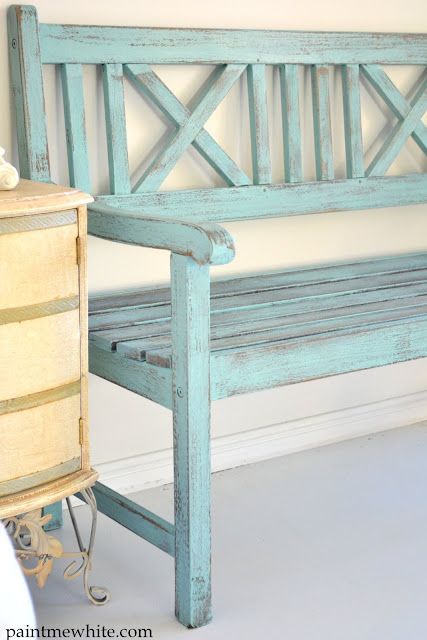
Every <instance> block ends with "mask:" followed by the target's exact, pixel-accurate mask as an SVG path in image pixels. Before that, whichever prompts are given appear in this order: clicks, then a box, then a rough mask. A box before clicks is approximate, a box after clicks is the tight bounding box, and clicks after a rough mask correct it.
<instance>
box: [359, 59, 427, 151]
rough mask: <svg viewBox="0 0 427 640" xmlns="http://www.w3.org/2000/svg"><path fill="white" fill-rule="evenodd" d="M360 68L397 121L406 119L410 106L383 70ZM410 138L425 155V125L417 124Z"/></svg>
mask: <svg viewBox="0 0 427 640" xmlns="http://www.w3.org/2000/svg"><path fill="white" fill-rule="evenodd" d="M360 68H361V71H362V73H363V75H364V77H365V78H367V79H368V81H369V82H370V84H371V85H372V86H373V87H374V89H375V91H376V92H377V93H378V95H379V96H381V98H382V99H383V100H384V102H385V103H386V105H387V106H388V107H389V108H390V109H391V111H392V112H393V113H394V115H395V116H396V117H397V118H399V120H402V119H403V118H406V116H407V115H408V114H409V112H410V110H411V105H410V103H409V102H408V101H407V100H406V98H404V97H403V96H402V94H401V93H400V91H399V90H398V89H397V87H396V86H395V85H394V83H393V82H392V81H391V80H390V78H389V76H388V75H387V73H386V72H385V71H384V69H382V68H381V67H380V66H379V65H376V64H364V65H361V67H360ZM421 80H422V77H421ZM411 136H412V137H413V139H414V140H415V142H416V143H417V144H418V146H419V147H420V149H421V150H422V151H423V153H425V154H427V127H426V125H425V124H423V123H422V122H418V123H417V125H416V127H415V129H414V130H413V131H412V132H411Z"/></svg>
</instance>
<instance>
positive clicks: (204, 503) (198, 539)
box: [171, 255, 211, 627]
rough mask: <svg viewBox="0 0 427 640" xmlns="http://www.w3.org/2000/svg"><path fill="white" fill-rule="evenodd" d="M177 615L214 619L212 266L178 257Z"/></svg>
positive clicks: (194, 621)
mask: <svg viewBox="0 0 427 640" xmlns="http://www.w3.org/2000/svg"><path fill="white" fill-rule="evenodd" d="M171 283H172V307H173V313H172V318H173V321H172V342H173V352H172V360H173V427H174V470H175V471H174V473H175V477H174V479H175V598H176V600H175V603H176V607H175V612H176V616H177V618H178V620H179V621H180V622H181V623H182V624H184V625H185V626H187V627H200V626H202V625H204V624H206V623H207V622H209V620H210V619H211V526H210V481H211V478H210V475H211V469H210V433H209V431H210V428H209V427H210V382H209V321H210V319H209V286H210V285H209V267H208V266H207V265H203V266H201V265H198V264H197V263H196V262H195V261H194V260H193V259H192V258H188V257H186V256H177V255H172V259H171Z"/></svg>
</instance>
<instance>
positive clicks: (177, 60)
mask: <svg viewBox="0 0 427 640" xmlns="http://www.w3.org/2000/svg"><path fill="white" fill-rule="evenodd" d="M40 40H41V57H42V62H43V63H48V64H56V63H75V62H77V63H92V64H100V63H108V62H120V63H138V62H139V63H144V62H146V63H152V64H185V63H188V64H197V63H199V64H202V63H207V64H222V63H233V62H237V63H239V62H240V63H262V64H280V63H283V62H287V63H300V64H353V63H354V64H359V63H360V64H368V63H379V64H425V63H426V62H427V38H426V37H425V35H423V34H414V33H409V34H408V33H404V34H401V33H394V34H386V33H351V32H349V33H336V32H335V33H334V32H330V33H323V32H304V31H260V30H243V29H242V30H231V29H161V28H157V29H153V28H135V27H101V26H79V25H59V24H41V25H40Z"/></svg>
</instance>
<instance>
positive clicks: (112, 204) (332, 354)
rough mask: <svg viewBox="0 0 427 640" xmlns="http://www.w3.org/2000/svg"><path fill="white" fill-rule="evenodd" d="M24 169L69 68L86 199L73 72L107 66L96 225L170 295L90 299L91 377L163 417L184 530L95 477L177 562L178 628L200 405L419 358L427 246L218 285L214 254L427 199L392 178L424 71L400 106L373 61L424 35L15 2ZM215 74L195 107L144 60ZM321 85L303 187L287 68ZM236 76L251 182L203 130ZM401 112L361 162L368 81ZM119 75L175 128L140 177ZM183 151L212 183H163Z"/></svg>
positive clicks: (69, 118)
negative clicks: (286, 27) (184, 21)
mask: <svg viewBox="0 0 427 640" xmlns="http://www.w3.org/2000/svg"><path fill="white" fill-rule="evenodd" d="M9 43H10V58H11V69H12V84H13V93H14V97H15V104H16V118H17V130H18V142H19V156H20V167H21V174H22V175H23V176H24V177H26V178H32V179H33V180H42V181H49V180H50V175H51V173H50V166H49V159H48V146H47V134H46V121H45V116H44V97H43V80H42V66H43V65H57V66H58V67H59V69H60V73H61V78H62V88H63V98H64V116H65V127H66V134H67V141H68V163H69V179H70V183H71V185H73V186H78V187H79V188H81V189H82V190H85V191H89V192H90V191H91V184H90V180H89V175H90V172H89V157H88V149H87V144H86V132H85V117H84V116H85V114H84V101H83V82H82V65H86V64H88V65H99V66H100V67H101V68H102V73H103V92H104V102H105V115H106V134H107V148H108V159H109V177H110V188H109V192H108V193H107V194H104V195H101V196H98V197H97V198H96V201H95V203H94V204H93V205H91V206H90V214H89V232H90V233H91V234H93V235H95V236H99V237H102V238H107V239H110V240H113V241H117V242H124V243H128V244H134V245H141V246H148V247H157V248H159V249H166V250H168V251H169V252H170V254H171V286H170V288H168V287H164V288H160V289H159V288H157V289H140V290H137V291H131V292H129V291H122V292H116V293H112V294H109V295H102V296H96V297H94V298H92V299H91V301H90V370H91V371H92V372H93V373H95V374H97V375H98V376H101V377H102V378H105V379H107V380H110V381H112V382H114V383H116V384H118V385H121V386H122V387H125V388H127V389H130V390H132V391H134V392H135V393H138V394H140V395H142V396H144V397H146V398H149V399H151V400H153V401H154V402H157V403H159V404H161V405H163V406H164V407H168V408H169V409H171V410H172V413H173V429H174V468H175V522H174V524H171V523H169V522H166V521H165V520H163V519H162V518H160V517H158V516H157V515H156V514H153V513H151V512H149V511H147V510H146V509H144V508H143V507H141V506H139V505H137V504H135V503H134V502H132V501H130V500H129V499H127V498H125V497H124V496H122V495H119V494H117V493H115V492H114V491H112V490H111V489H109V488H107V487H105V486H104V485H102V484H99V483H98V484H97V485H96V488H95V491H96V496H97V501H98V507H99V509H100V510H101V511H102V512H103V513H105V514H107V515H108V516H110V517H111V518H113V519H114V520H116V521H117V522H120V523H121V524H122V525H123V526H125V527H127V528H128V529H130V530H132V531H134V532H135V533H136V534H137V535H139V536H141V537H143V538H145V539H146V540H149V541H150V542H152V543H153V544H154V545H156V546H157V547H159V548H160V549H163V550H164V551H165V552H166V553H168V554H170V555H171V556H172V557H174V559H175V572H176V615H177V617H178V619H179V620H180V621H181V622H182V623H183V624H184V625H186V626H188V627H198V626H200V625H203V624H205V623H206V622H208V621H209V619H210V616H211V578H210V564H211V559H210V558H211V556H210V550H211V534H210V448H209V439H210V438H209V416H210V403H211V401H212V400H216V399H218V398H225V397H227V396H231V395H233V394H238V393H246V392H249V391H254V390H259V389H266V388H271V387H275V386H279V385H285V384H290V383H293V382H300V381H304V380H309V379H312V378H318V377H322V376H329V375H335V374H339V373H344V372H349V371H355V370H360V369H365V368H369V367H380V366H383V365H387V364H390V363H395V362H401V361H405V360H410V359H414V358H420V357H423V356H426V355H427V253H414V254H407V255H398V256H390V257H386V258H381V259H372V260H364V261H353V262H348V263H339V264H328V265H320V266H312V267H308V268H304V269H286V270H283V271H282V272H275V273H264V274H258V275H254V276H247V277H236V278H232V279H228V280H225V281H222V282H215V283H213V284H212V286H211V284H210V277H209V269H210V266H211V265H217V264H224V263H228V262H230V261H231V260H232V259H233V256H234V245H233V239H232V238H231V237H230V235H229V233H228V232H227V231H226V230H225V229H224V228H222V227H221V222H223V221H229V220H250V219H260V218H271V217H277V216H291V215H303V214H313V213H321V212H326V211H351V210H358V209H359V210H360V209H368V208H376V207H389V206H393V205H408V204H416V203H423V202H426V201H427V175H426V174H423V173H418V174H411V175H409V174H406V175H399V176H395V175H385V174H386V173H387V171H388V169H389V167H390V165H391V164H392V162H393V161H394V159H395V158H396V156H397V154H398V153H399V151H400V150H401V148H402V146H403V145H404V143H405V142H406V140H407V139H408V137H409V136H411V137H412V138H413V140H414V141H415V143H416V144H417V145H418V147H419V148H421V150H422V151H423V152H424V153H426V151H427V129H426V127H425V125H424V124H423V122H422V116H423V114H424V113H425V111H426V107H427V91H426V87H427V75H426V74H425V73H424V75H422V76H421V77H420V79H419V81H418V82H417V84H416V86H415V88H414V90H413V92H412V94H411V97H410V98H407V97H405V96H403V95H402V94H401V92H400V91H399V90H398V89H397V88H396V86H395V85H394V84H393V83H392V81H391V80H390V77H389V76H388V74H387V73H386V71H385V70H384V68H383V65H388V64H389V65H396V64H410V65H424V66H425V65H426V64H427V37H426V36H424V35H415V34H404V35H401V34H370V33H303V32H279V31H227V30H207V31H204V30H194V29H191V30H190V29H189V30H186V29H183V30H182V29H177V30H175V29H151V28H133V27H130V28H120V27H100V26H70V25H56V24H39V23H38V20H37V14H36V10H35V9H34V7H30V6H14V7H12V8H11V9H10V11H9ZM192 63H197V64H209V65H213V66H214V67H215V69H214V71H213V72H212V74H211V75H210V77H209V80H208V81H207V82H206V83H205V85H204V86H203V89H202V90H201V91H200V92H199V94H198V97H197V100H196V101H195V104H194V105H193V107H192V109H191V111H190V110H189V109H188V108H187V107H186V106H184V105H183V104H182V103H181V102H180V101H179V100H178V98H177V97H176V96H175V95H174V94H173V93H172V92H171V91H170V90H169V88H168V87H167V86H166V85H165V84H164V83H163V82H162V81H161V80H160V78H159V76H158V75H157V74H156V73H155V71H154V70H153V68H152V66H151V65H154V64H155V65H161V64H192ZM266 65H274V66H275V67H277V68H278V69H279V71H280V87H281V101H282V119H283V151H284V167H283V178H282V180H283V181H282V182H281V183H280V184H273V183H272V171H271V159H270V158H271V156H270V149H269V136H268V125H269V123H268V117H267V115H268V111H267V101H266V78H265V72H266ZM301 66H305V67H306V68H307V69H308V73H310V74H311V82H312V96H313V99H312V111H313V124H314V149H312V151H311V153H313V154H314V156H315V160H316V173H317V177H316V180H314V181H306V180H304V174H303V163H302V153H301V148H302V145H301V127H300V109H302V107H303V105H302V104H300V103H299V102H300V101H299V82H298V74H299V73H300V68H301ZM330 66H336V67H339V68H340V72H341V75H342V86H343V109H344V130H343V134H344V137H345V147H346V177H345V178H341V179H336V178H335V173H336V170H335V166H334V156H333V152H332V134H331V124H330V96H329V74H328V69H329V67H330ZM244 74H246V76H247V90H248V96H249V101H248V103H249V116H250V134H251V147H252V172H251V174H252V175H247V173H245V172H244V171H243V170H242V169H241V168H240V167H239V166H237V164H236V163H235V162H234V161H233V160H232V159H231V158H230V157H229V155H228V154H227V153H226V152H225V151H224V150H223V149H222V148H221V147H220V146H219V145H218V143H217V142H216V141H215V140H214V138H213V137H212V136H211V135H210V134H209V133H208V132H207V130H206V129H205V128H204V125H205V123H206V121H207V119H208V118H209V116H210V115H211V113H212V112H213V111H214V110H215V108H216V107H217V106H218V105H219V104H220V102H221V101H222V100H223V99H224V97H225V96H226V94H227V93H228V91H229V90H230V89H231V87H232V86H233V85H234V84H235V83H236V82H237V81H238V80H239V78H241V77H242V76H243V75H244ZM361 76H363V82H366V83H367V84H368V85H369V86H370V89H371V91H375V92H376V93H377V94H378V95H379V96H380V98H381V100H382V101H383V102H384V103H385V105H387V107H388V108H389V109H390V110H391V113H392V114H393V115H394V116H395V117H396V124H395V125H394V126H392V127H390V131H389V132H388V134H387V135H386V136H385V140H384V143H383V144H382V146H381V148H380V149H379V151H378V153H377V154H376V155H375V157H374V158H373V159H372V161H371V162H370V163H369V164H368V163H367V162H365V160H364V150H363V140H362V127H361V108H360V78H361ZM123 78H126V79H127V80H128V81H130V82H131V83H132V84H133V86H134V87H135V88H136V90H137V91H138V92H139V93H140V94H141V95H142V96H143V97H144V99H146V100H147V101H148V102H149V103H151V104H152V105H154V106H155V108H156V109H158V110H160V111H161V112H162V114H163V116H164V118H165V119H167V120H168V121H171V122H172V123H173V125H174V130H173V133H172V135H171V136H170V137H169V138H168V139H167V140H166V141H164V142H163V145H162V146H161V147H160V150H159V151H158V152H157V153H156V155H155V156H154V157H153V158H152V160H151V162H150V163H149V165H148V167H147V169H146V170H145V171H144V173H143V175H142V176H138V177H137V179H136V180H132V181H131V178H130V175H129V167H128V154H127V143H126V123H125V110H124V93H123ZM190 145H192V146H193V147H194V148H195V149H196V150H197V151H198V152H199V153H200V155H201V156H202V157H203V158H204V160H206V161H207V162H208V163H209V164H210V166H211V167H212V168H213V169H214V170H215V171H216V172H217V174H219V176H220V177H221V178H222V179H223V181H224V186H223V187H218V188H209V189H208V188H206V189H199V190H180V191H174V192H165V191H163V192H162V191H161V190H159V188H160V187H161V185H162V183H163V181H164V180H165V178H166V177H167V176H168V174H169V173H170V171H171V170H172V169H173V167H174V166H175V164H176V162H177V161H178V159H179V158H180V157H181V155H182V154H183V153H184V151H185V150H186V149H188V148H189V147H190Z"/></svg>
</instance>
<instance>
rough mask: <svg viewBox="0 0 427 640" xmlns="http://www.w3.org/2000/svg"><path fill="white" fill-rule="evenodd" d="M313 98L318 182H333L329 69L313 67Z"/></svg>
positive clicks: (322, 66)
mask: <svg viewBox="0 0 427 640" xmlns="http://www.w3.org/2000/svg"><path fill="white" fill-rule="evenodd" d="M311 91H312V98H313V127H314V155H315V158H316V177H317V179H318V180H333V178H334V158H333V154H332V127H331V105H330V98H329V67H328V66H326V65H318V64H316V65H313V66H312V68H311Z"/></svg>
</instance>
